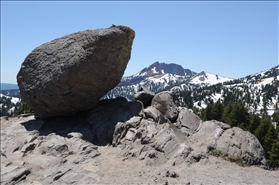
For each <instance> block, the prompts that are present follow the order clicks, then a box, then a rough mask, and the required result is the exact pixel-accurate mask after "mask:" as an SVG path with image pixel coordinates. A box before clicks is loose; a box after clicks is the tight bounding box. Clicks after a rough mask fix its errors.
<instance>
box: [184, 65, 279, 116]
mask: <svg viewBox="0 0 279 185" xmlns="http://www.w3.org/2000/svg"><path fill="white" fill-rule="evenodd" d="M207 76H209V75H207ZM195 78H196V77H194V78H193V79H195ZM208 78H210V77H208ZM193 79H192V80H193ZM195 80H196V82H199V81H197V79H195ZM191 96H192V101H193V102H190V103H189V102H184V103H185V104H187V103H188V104H191V105H192V104H193V106H194V107H197V108H205V107H206V106H207V104H208V103H216V102H217V101H218V100H220V101H221V102H224V103H225V104H226V103H227V102H236V101H238V102H242V103H244V104H245V105H246V107H247V108H248V109H249V111H250V112H254V113H262V112H266V113H267V114H268V115H272V114H273V113H274V112H277V111H279V110H278V107H279V103H278V102H279V66H276V67H274V68H271V69H269V70H266V71H263V72H260V73H256V74H252V75H248V76H246V77H243V78H240V79H235V80H231V81H226V82H224V83H223V84H215V85H212V86H208V87H206V88H203V89H198V90H196V91H193V92H192V93H191ZM183 101H184V100H181V102H183Z"/></svg>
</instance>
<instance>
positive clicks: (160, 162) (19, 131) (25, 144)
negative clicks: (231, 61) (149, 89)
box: [1, 92, 276, 184]
mask: <svg viewBox="0 0 279 185" xmlns="http://www.w3.org/2000/svg"><path fill="white" fill-rule="evenodd" d="M156 97H157V98H156ZM164 106H166V107H164ZM212 149H215V150H217V151H219V152H220V153H223V154H226V155H229V156H237V157H241V159H242V160H243V162H244V163H246V164H248V165H254V164H255V165H262V166H266V165H267V163H266V160H265V156H264V150H263V148H262V146H261V145H260V143H259V141H258V140H257V139H256V137H255V136H253V135H252V134H250V133H248V132H245V131H243V130H242V129H240V128H236V127H234V128H231V127H230V126H229V125H227V124H226V123H222V122H218V121H214V120H212V121H206V122H202V121H201V120H200V119H199V117H198V116H196V115H195V114H194V113H192V112H191V111H190V110H188V109H186V108H178V107H176V106H175V104H174V102H173V97H172V94H171V93H170V92H161V93H160V94H157V95H155V96H154V98H153V99H152V103H151V105H150V106H147V107H144V106H143V103H142V102H141V101H138V100H137V101H128V100H127V99H126V98H116V99H111V100H101V101H99V103H98V104H97V106H96V107H95V108H93V109H91V110H89V111H83V112H79V113H77V114H75V115H69V116H64V117H59V118H53V119H47V120H44V119H35V118H34V116H32V115H31V116H30V115H27V116H19V117H18V118H12V119H11V120H6V119H1V184H17V183H25V184H26V183H27V184H38V183H39V182H40V183H39V184H53V183H55V184H96V183H97V184H98V183H109V184H112V183H113V184H119V183H124V182H125V183H127V184H131V183H134V182H135V181H136V182H139V183H146V184H150V183H151V184H152V183H160V184H162V183H165V184H167V183H168V182H171V183H172V184H181V183H182V182H184V183H185V182H189V180H188V179H189V178H190V177H191V175H195V174H197V173H200V174H202V170H204V169H205V168H206V169H208V171H206V172H203V173H204V174H207V175H206V176H205V177H202V178H201V179H204V178H206V180H204V181H200V180H196V179H191V182H193V183H194V184H200V182H203V183H205V184H206V182H210V184H216V179H213V180H212V179H208V178H210V176H211V175H214V174H216V173H220V172H223V170H226V168H227V167H228V165H229V164H228V163H229V162H228V161H225V160H222V159H220V158H217V157H214V156H212V155H211V154H210V151H211V150H212ZM220 164H224V165H227V166H226V167H224V168H222V166H221V165H220ZM197 165H198V166H199V165H200V168H199V171H193V169H194V168H195V167H197ZM230 165H232V164H230ZM176 166H178V167H176ZM185 168H187V169H185ZM218 168H219V171H216V169H218ZM232 168H233V170H232ZM236 168H240V167H238V166H237V165H235V166H233V167H230V169H231V170H229V173H232V171H235V170H234V169H236ZM247 168H248V167H246V168H245V170H243V171H245V172H247V170H248V169H247ZM147 169H150V170H147ZM182 169H184V171H183V170H182ZM240 170H242V169H240ZM261 170H262V169H261ZM192 171H193V173H192V174H191V175H189V176H186V175H185V174H186V173H187V174H188V173H190V172H192ZM252 171H253V173H254V172H255V171H257V169H255V168H253V169H252ZM209 173H210V174H211V175H208V174H209ZM262 173H264V170H262V171H260V172H259V174H262ZM124 176H125V177H124ZM223 176H224V178H223V179H225V181H224V183H225V184H226V183H232V182H234V183H235V184H239V183H242V184H243V180H239V181H236V179H239V175H238V176H237V178H235V179H227V177H228V176H227V174H225V175H223ZM251 176H254V174H253V175H251ZM270 176H271V175H270ZM270 176H269V177H270ZM275 176H276V174H274V177H275ZM129 178H130V179H129ZM218 178H220V174H218ZM223 179H222V180H223ZM251 179H253V178H249V180H248V181H247V180H245V179H244V181H245V182H247V184H252V183H254V184H255V182H256V183H262V182H265V183H266V181H263V180H260V181H251ZM214 180H215V181H214ZM268 180H271V181H269V182H272V183H273V182H274V180H272V179H268ZM214 182H215V183H214ZM220 182H221V181H220V180H219V179H218V181H217V183H218V184H219V183H220ZM273 184H274V183H273Z"/></svg>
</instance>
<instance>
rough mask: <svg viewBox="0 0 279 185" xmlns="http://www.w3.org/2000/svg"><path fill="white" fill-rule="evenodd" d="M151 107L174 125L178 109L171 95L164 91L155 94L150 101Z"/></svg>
mask: <svg viewBox="0 0 279 185" xmlns="http://www.w3.org/2000/svg"><path fill="white" fill-rule="evenodd" d="M151 106H153V107H155V108H156V109H158V110H159V111H160V112H161V113H162V114H163V116H165V117H166V118H168V119H169V120H170V121H171V122H172V123H174V122H175V121H176V119H177V116H178V108H177V106H176V105H175V103H174V98H173V93H172V92H169V91H164V92H160V93H158V94H156V95H155V96H154V98H153V99H152V102H151Z"/></svg>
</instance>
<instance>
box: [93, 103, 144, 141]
mask: <svg viewBox="0 0 279 185" xmlns="http://www.w3.org/2000/svg"><path fill="white" fill-rule="evenodd" d="M142 109H143V105H142V103H141V102H140V101H130V102H128V101H127V100H126V99H125V98H116V99H111V100H101V101H100V102H99V103H98V105H97V107H96V108H95V109H92V110H91V111H89V112H88V122H89V124H90V125H91V128H92V130H93V131H94V133H95V140H94V142H93V143H95V144H98V145H106V144H108V143H112V141H113V133H114V130H115V126H116V124H118V123H119V122H122V123H123V122H126V121H128V120H130V119H131V118H132V117H134V116H139V115H142ZM126 132H127V131H126V130H125V134H126Z"/></svg>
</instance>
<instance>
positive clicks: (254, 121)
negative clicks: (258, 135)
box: [247, 114, 261, 134]
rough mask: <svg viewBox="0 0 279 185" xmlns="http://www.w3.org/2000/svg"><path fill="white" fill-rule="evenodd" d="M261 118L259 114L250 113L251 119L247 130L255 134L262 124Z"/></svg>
mask: <svg viewBox="0 0 279 185" xmlns="http://www.w3.org/2000/svg"><path fill="white" fill-rule="evenodd" d="M260 121H261V118H260V117H259V115H257V114H251V115H250V121H249V126H248V128H247V130H248V131H249V132H251V133H252V134H255V131H256V129H257V128H258V126H259V125H260Z"/></svg>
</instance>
